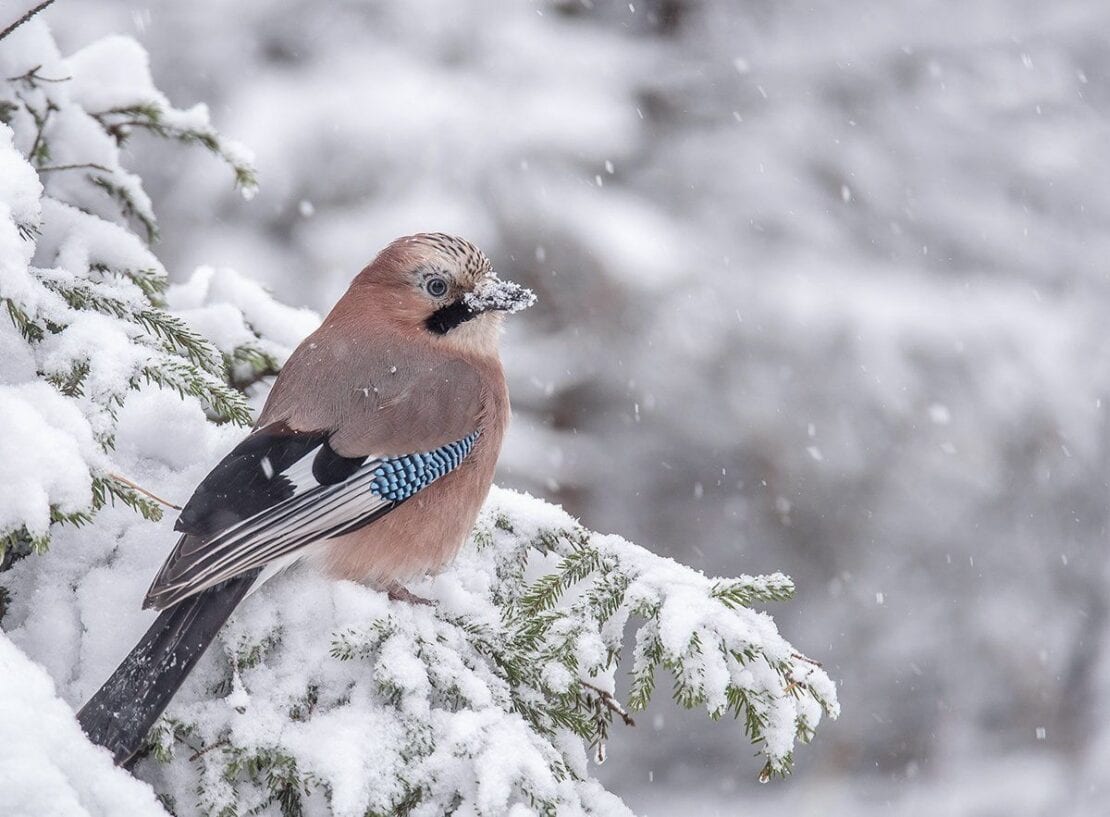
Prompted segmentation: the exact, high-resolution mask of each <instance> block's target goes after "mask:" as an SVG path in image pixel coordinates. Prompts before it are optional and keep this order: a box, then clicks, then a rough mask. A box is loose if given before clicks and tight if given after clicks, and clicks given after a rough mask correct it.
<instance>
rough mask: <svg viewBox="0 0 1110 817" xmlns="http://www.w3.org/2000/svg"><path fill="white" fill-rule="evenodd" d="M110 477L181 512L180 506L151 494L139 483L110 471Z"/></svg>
mask: <svg viewBox="0 0 1110 817" xmlns="http://www.w3.org/2000/svg"><path fill="white" fill-rule="evenodd" d="M108 476H109V477H111V478H112V479H114V480H115V481H116V482H122V483H123V484H124V485H126V486H127V487H128V488H132V489H134V490H136V491H138V492H139V493H140V494H144V495H145V496H148V497H150V498H151V499H153V500H154V501H155V502H160V503H161V504H163V505H165V506H166V507H167V508H172V509H173V510H175V511H180V510H181V506H180V505H174V504H173V503H172V502H170V501H169V500H168V499H162V497H160V496H158V494H154V493H151V492H150V491H148V490H147V489H146V488H144V487H143V486H142V485H139V484H138V483H136V482H133V481H132V480H129V479H128V478H127V477H125V476H122V475H120V474H117V473H115V472H113V471H109V472H108Z"/></svg>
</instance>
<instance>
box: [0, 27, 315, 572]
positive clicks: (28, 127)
mask: <svg viewBox="0 0 1110 817" xmlns="http://www.w3.org/2000/svg"><path fill="white" fill-rule="evenodd" d="M134 126H142V127H143V129H144V130H146V131H149V132H152V133H153V134H155V135H156V136H160V137H164V138H167V139H171V140H175V141H178V142H186V143H197V144H200V145H202V146H203V147H205V148H207V149H208V150H210V151H212V152H213V153H215V154H217V155H218V156H219V157H221V158H222V159H223V160H224V161H226V162H227V163H228V164H229V165H230V166H231V168H232V171H233V174H234V178H235V181H236V183H237V184H239V185H240V186H241V187H242V188H243V190H244V192H248V193H249V192H250V191H252V190H253V187H254V184H255V181H254V172H253V170H252V168H251V165H250V161H249V157H248V156H247V154H246V153H245V151H243V150H242V149H241V148H239V147H237V146H236V145H235V144H234V143H232V142H229V141H227V140H224V139H223V138H222V137H220V136H219V134H218V133H217V132H216V131H215V130H214V129H213V128H212V126H211V124H210V123H209V122H208V118H207V113H206V111H205V110H204V108H203V107H200V106H198V107H194V108H192V109H190V110H188V111H181V110H177V109H175V108H173V106H171V105H170V104H169V102H168V100H166V98H165V96H163V95H162V94H161V93H160V92H159V91H158V90H157V89H156V88H155V87H154V85H153V83H152V82H151V79H150V73H149V69H148V66H147V59H146V54H145V52H143V50H142V48H141V47H140V46H139V45H138V44H137V43H135V42H134V41H132V40H129V39H126V38H122V37H109V38H106V39H104V40H101V41H99V42H96V43H93V44H92V45H90V46H88V47H87V48H85V49H82V50H81V51H80V52H78V53H77V54H74V55H73V56H71V57H69V58H63V57H62V56H61V55H60V54H59V52H58V49H57V47H56V46H55V44H54V42H53V40H52V38H51V36H50V34H49V32H48V30H47V29H46V27H45V25H44V24H43V23H42V22H41V21H40V20H38V19H34V20H29V21H25V24H23V25H21V26H18V27H16V28H13V29H12V31H11V33H10V36H8V37H7V39H6V40H5V42H4V47H3V49H0V303H2V305H3V312H4V313H6V314H7V315H8V317H9V318H10V319H11V325H10V327H9V329H10V330H11V332H9V330H0V340H3V343H4V349H5V355H6V358H7V359H6V360H5V362H4V366H3V369H2V370H0V383H2V384H3V385H2V386H0V388H3V389H5V391H6V392H8V393H7V394H6V395H5V396H6V397H8V400H7V401H5V403H4V408H5V419H6V420H9V421H10V424H11V425H12V426H13V427H14V428H15V429H17V430H21V431H24V432H26V433H27V434H28V435H33V434H34V432H35V431H36V430H37V429H39V428H40V427H42V426H45V427H49V428H52V429H53V433H54V434H55V435H57V439H55V440H54V441H53V448H54V449H55V451H54V452H53V453H51V454H50V455H49V456H45V457H40V455H43V454H46V453H47V452H41V451H40V452H35V451H31V452H22V454H21V452H18V451H12V452H6V453H10V454H11V461H12V462H13V463H19V465H20V467H21V468H22V471H21V472H20V474H19V475H18V480H19V481H20V482H21V490H20V491H19V492H18V495H19V496H21V497H22V498H23V499H24V500H25V501H24V502H22V503H12V507H11V508H10V509H9V511H8V512H6V513H4V514H3V515H2V517H0V553H3V552H4V551H5V550H8V549H11V548H14V549H15V551H16V552H17V553H26V552H29V551H30V550H41V549H42V548H44V547H46V545H47V544H48V542H49V539H50V527H51V525H53V524H57V523H71V524H85V523H88V522H89V521H90V520H91V519H92V517H93V515H94V514H95V513H96V512H97V511H98V510H100V509H101V508H102V507H103V506H104V505H105V504H106V503H109V502H122V503H124V504H126V505H128V506H130V507H131V508H133V509H134V510H135V511H137V512H138V513H140V514H142V515H143V516H144V517H146V518H148V519H157V518H158V517H159V516H160V514H161V507H160V505H159V503H158V502H155V501H153V500H152V499H151V498H150V497H148V496H145V495H144V494H143V492H142V490H141V489H139V490H137V489H136V487H135V486H133V485H128V484H127V480H126V479H122V480H121V479H120V478H119V474H118V473H117V471H118V469H116V468H115V467H114V466H113V465H112V461H111V452H112V448H113V446H114V442H115V433H116V427H117V415H118V411H119V409H120V408H121V407H122V406H123V404H124V402H125V401H126V400H127V398H128V395H130V394H131V393H133V392H134V391H136V390H139V389H142V388H145V387H147V386H151V385H154V386H157V387H159V388H163V389H170V390H173V391H175V392H177V393H178V394H180V395H182V396H183V397H189V398H195V399H197V400H199V401H201V403H202V404H203V405H205V406H206V407H207V409H208V410H209V411H210V412H211V415H212V417H213V418H214V419H219V420H221V421H232V422H236V423H239V424H246V423H248V422H249V420H250V415H249V412H248V410H247V405H246V402H245V400H244V397H243V395H242V393H241V391H242V390H243V389H245V388H246V387H248V386H249V385H251V384H253V383H254V382H256V381H257V380H258V379H259V378H260V377H263V376H265V375H267V374H272V373H273V372H275V371H276V370H277V368H278V365H279V363H280V361H281V360H282V359H283V358H284V355H285V354H287V353H288V350H287V349H284V348H283V347H280V346H279V345H276V344H273V343H272V342H269V341H265V340H263V339H262V338H261V337H260V336H259V334H258V333H257V332H254V331H240V332H238V333H237V334H235V342H234V343H228V342H227V340H228V339H229V337H230V336H229V333H228V331H226V330H225V331H224V332H222V333H220V335H219V337H220V338H221V339H222V340H223V341H224V342H223V343H222V345H221V344H220V343H216V344H214V343H213V342H212V341H211V340H209V339H208V338H206V337H203V336H202V335H200V334H198V333H197V332H196V331H195V330H194V329H193V328H191V327H190V326H189V324H188V323H187V322H186V320H184V319H183V318H182V317H180V316H177V315H174V314H172V312H171V309H170V308H169V305H168V302H167V297H168V281H167V276H166V271H165V270H164V269H163V267H162V265H161V263H160V262H159V261H158V259H157V258H156V257H155V256H154V255H153V254H152V253H151V251H150V250H149V249H148V248H147V246H146V245H145V243H144V241H143V239H142V238H140V237H139V236H137V235H136V234H135V233H134V231H133V230H132V228H131V223H132V222H134V223H137V224H138V225H139V226H140V228H141V229H142V231H143V233H144V235H145V238H146V239H147V240H150V239H151V238H153V237H154V235H155V232H156V221H155V218H154V213H153V210H152V209H151V206H150V200H149V198H148V197H147V196H146V194H145V193H144V192H143V188H142V183H141V180H140V179H139V178H138V177H137V176H135V175H133V174H131V173H129V172H128V171H127V170H126V169H125V168H124V167H123V165H122V163H121V154H120V145H121V144H122V142H123V141H124V139H125V138H126V137H127V135H128V133H130V131H131V129H132V128H133V127H134ZM105 194H107V195H105ZM201 275H202V277H204V278H205V279H206V280H207V279H210V278H211V276H212V273H211V272H210V271H206V272H204V273H202V274H201ZM228 275H230V274H228ZM201 286H202V287H208V286H209V284H208V283H204V282H202V283H201ZM239 289H240V290H242V289H243V287H242V286H239ZM255 289H256V290H258V288H257V287H255ZM248 294H249V296H250V297H249V298H248V300H251V301H252V302H257V301H258V300H259V296H260V295H261V290H258V292H257V293H254V292H252V293H248ZM262 297H263V298H264V297H265V296H262ZM275 308H276V307H275ZM256 311H257V310H256ZM288 312H289V313H290V314H294V311H293V310H288ZM222 320H223V322H224V324H225V325H226V326H231V327H236V326H237V327H240V328H242V329H244V330H246V329H248V324H247V321H246V318H245V317H244V315H243V313H242V311H241V310H236V309H234V308H233V307H231V305H230V304H229V305H228V309H227V310H225V311H224V314H223V316H222ZM13 332H14V334H15V335H16V337H9V334H11V333H13ZM44 383H45V384H49V385H50V386H52V387H53V392H50V391H44V390H43V388H42V387H43V384H44ZM17 398H18V399H17ZM59 426H62V428H59ZM59 452H61V453H59ZM63 455H68V456H63ZM59 456H62V458H63V459H68V460H69V462H68V463H67V465H70V466H72V469H73V470H72V471H71V472H70V474H71V475H72V474H73V473H79V472H81V471H83V472H84V477H83V479H80V478H64V477H60V476H59V475H58V474H57V472H58V470H59V467H60V463H59V462H58V457H59ZM40 458H41V459H42V460H43V461H42V462H41V466H42V467H39V465H40V463H39V462H38V459H40ZM48 460H49V461H48Z"/></svg>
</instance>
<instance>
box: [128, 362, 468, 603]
mask: <svg viewBox="0 0 1110 817" xmlns="http://www.w3.org/2000/svg"><path fill="white" fill-rule="evenodd" d="M459 365H463V366H465V364H455V363H451V364H444V365H443V366H440V367H433V368H431V369H429V370H428V371H427V372H426V373H425V374H424V375H423V376H418V377H415V378H412V379H411V380H410V381H409V382H408V383H406V385H405V387H404V388H402V389H398V390H397V391H396V392H395V393H394V394H391V395H386V396H385V400H383V401H382V403H381V404H379V405H378V406H377V407H376V408H375V409H374V410H373V411H372V412H370V413H366V412H354V414H353V415H352V414H349V415H347V416H346V417H345V418H343V420H342V421H338V420H337V421H336V422H334V423H333V424H332V427H328V428H321V429H312V430H301V429H297V428H292V427H290V426H289V425H288V424H287V423H286V422H284V421H279V422H275V423H271V424H269V425H266V426H264V427H261V428H257V429H255V431H253V432H252V433H251V434H250V436H248V437H247V438H246V439H245V440H244V441H243V442H242V443H240V444H239V445H238V446H236V448H235V449H234V450H233V451H232V452H231V453H230V454H228V455H227V456H226V457H225V458H224V459H223V461H221V462H220V463H219V465H217V466H216V467H215V468H214V469H213V470H212V472H211V473H210V474H209V475H208V476H207V477H206V478H205V479H204V480H203V481H202V482H201V484H200V485H199V486H198V487H197V489H196V492H195V493H194V494H193V496H192V498H191V499H190V500H189V502H188V503H187V504H186V505H185V507H184V509H183V510H182V512H181V516H180V517H179V519H178V521H177V524H176V526H175V527H176V529H177V530H180V531H182V532H183V533H184V534H185V535H184V536H183V537H182V538H181V540H180V541H179V542H178V543H177V546H176V547H175V548H174V550H173V552H172V553H171V554H170V556H169V558H168V559H167V560H166V563H165V565H163V567H162V569H161V571H159V573H158V576H157V577H156V578H155V580H154V583H153V584H152V585H151V587H150V590H149V591H148V592H147V597H146V601H145V605H146V606H148V607H156V608H159V609H164V608H165V607H168V606H170V605H172V604H175V603H177V602H178V601H181V600H182V599H184V598H187V597H189V596H191V595H194V594H196V593H199V592H201V591H202V590H204V589H206V588H209V587H212V586H214V585H216V584H219V583H221V582H223V581H225V580H227V579H230V578H232V577H234V576H238V575H241V574H243V573H245V572H247V571H250V570H254V569H257V568H259V567H262V566H264V565H266V564H267V563H270V562H272V561H274V560H277V559H281V558H284V557H286V556H289V555H290V554H293V553H295V552H296V551H298V550H300V549H301V548H303V547H305V546H307V545H309V544H311V543H313V542H317V541H320V540H322V539H327V538H330V537H334V536H339V535H342V534H345V533H350V532H351V531H354V530H357V529H358V528H360V527H363V526H365V525H368V524H370V523H372V522H373V521H374V520H376V519H378V518H380V517H382V516H384V515H385V514H387V513H389V511H391V510H392V509H393V508H395V507H397V506H398V505H399V504H400V503H402V502H404V501H405V500H406V499H408V498H409V497H411V496H412V495H413V494H415V493H417V492H418V491H420V490H422V489H424V488H426V487H427V486H428V485H430V484H431V483H432V482H434V481H435V480H437V479H439V478H440V477H442V476H443V475H445V474H447V473H449V472H450V471H452V470H454V469H455V468H457V467H458V466H459V465H460V464H461V463H462V462H463V460H465V459H466V457H467V455H468V454H469V453H470V450H471V448H472V447H473V445H474V443H475V442H476V441H477V439H478V435H479V434H480V433H481V432H480V428H479V422H480V419H479V416H478V415H479V412H478V410H477V408H476V406H477V405H479V399H478V392H479V390H480V388H481V383H480V380H479V379H478V376H477V374H476V373H473V370H470V373H469V374H468V373H467V372H466V371H464V370H463V369H460V368H459ZM444 367H448V371H443V369H444ZM445 376H446V377H449V379H450V381H451V383H452V385H453V388H449V389H447V388H443V385H442V384H443V382H444V377H445ZM430 407H434V408H430ZM430 411H431V412H432V414H433V415H435V416H437V417H439V418H440V421H441V428H440V429H438V430H437V429H433V428H429V427H428V426H427V424H426V423H425V424H421V423H419V422H417V421H419V420H420V419H421V418H422V417H427V416H429V412H430ZM406 416H407V417H408V418H409V424H408V425H407V426H406V425H405V424H404V423H403V422H402V421H403V418H404V417H406ZM347 423H352V424H354V425H355V426H356V428H355V429H354V430H351V429H350V428H348V426H347V425H346V424H347ZM375 438H376V439H375ZM336 440H343V441H344V442H345V444H346V447H347V450H350V449H351V448H352V447H354V448H355V450H361V451H362V452H364V453H357V454H355V455H354V456H344V455H342V454H340V453H338V452H337V451H336V448H337V447H339V446H337V445H335V442H336ZM406 440H407V443H406ZM375 449H378V451H379V452H390V453H388V454H386V453H376V452H375ZM397 451H406V452H407V453H402V454H398V453H395V452H397Z"/></svg>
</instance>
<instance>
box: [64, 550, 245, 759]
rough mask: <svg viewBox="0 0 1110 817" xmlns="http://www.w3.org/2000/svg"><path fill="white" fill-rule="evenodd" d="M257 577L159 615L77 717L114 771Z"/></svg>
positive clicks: (213, 590) (209, 592) (240, 580)
mask: <svg viewBox="0 0 1110 817" xmlns="http://www.w3.org/2000/svg"><path fill="white" fill-rule="evenodd" d="M257 574H258V571H257V570H254V571H251V572H250V573H246V574H243V575H242V576H237V577H235V578H234V579H229V580H228V581H226V582H224V583H223V584H219V585H216V586H215V587H212V588H209V589H208V590H205V591H204V592H202V593H198V594H197V595H195V596H192V597H190V598H187V599H184V600H182V601H180V602H178V603H177V604H175V605H174V606H173V607H170V608H169V609H168V610H165V611H163V612H162V614H161V615H159V616H158V618H157V619H155V621H154V624H153V625H151V627H150V629H149V630H147V631H146V635H144V636H143V637H142V640H140V641H139V643H138V644H136V645H135V648H134V649H133V650H131V653H130V654H129V655H128V656H127V658H125V659H124V660H123V663H122V664H120V665H119V666H118V667H117V668H116V671H115V672H113V673H112V677H111V678H109V679H108V680H107V681H105V682H104V686H102V687H101V688H100V689H99V690H97V693H96V694H95V695H93V696H92V698H90V699H89V701H88V703H86V704H85V705H84V706H83V707H82V708H81V711H80V712H79V713H77V720H78V721H79V722H80V723H81V728H82V729H84V730H85V734H86V735H88V736H89V739H90V740H91V741H93V743H99V744H100V745H101V746H105V747H107V748H108V749H109V750H111V752H112V754H113V755H115V760H116V765H124V764H126V763H128V762H129V761H130V760H131V759H132V758H133V757H134V756H135V753H136V752H138V750H139V748H140V747H141V746H142V744H143V741H144V739H145V738H146V734H147V732H148V731H150V727H151V726H153V725H154V721H156V720H157V719H158V716H159V715H161V714H162V710H164V709H165V708H166V706H167V705H168V704H169V702H170V699H171V698H173V696H174V694H175V693H176V692H177V690H178V688H180V686H181V684H182V683H183V682H184V681H185V678H186V677H187V676H188V675H189V673H190V672H191V671H192V669H193V667H194V666H195V665H196V663H197V661H198V660H199V659H200V657H201V655H203V654H204V650H205V648H207V647H208V645H209V643H210V642H211V641H212V639H213V638H215V637H216V633H217V632H219V629H220V627H222V626H223V624H224V622H225V621H227V618H228V616H230V615H231V611H232V610H234V609H235V607H236V606H237V605H238V604H239V602H240V601H242V600H243V596H245V595H246V594H247V591H248V590H250V587H251V585H252V584H253V583H254V580H255V577H256V576H257Z"/></svg>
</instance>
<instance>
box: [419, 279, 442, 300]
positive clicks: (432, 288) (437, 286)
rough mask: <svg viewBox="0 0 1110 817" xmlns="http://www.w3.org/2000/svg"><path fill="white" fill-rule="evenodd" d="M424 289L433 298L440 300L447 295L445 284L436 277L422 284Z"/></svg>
mask: <svg viewBox="0 0 1110 817" xmlns="http://www.w3.org/2000/svg"><path fill="white" fill-rule="evenodd" d="M424 289H426V290H428V294H429V295H431V296H432V297H433V298H442V297H443V296H444V295H446V294H447V282H446V281H445V280H443V279H442V278H440V277H439V276H438V275H436V276H433V277H431V278H429V279H428V280H427V281H425V282H424Z"/></svg>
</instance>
